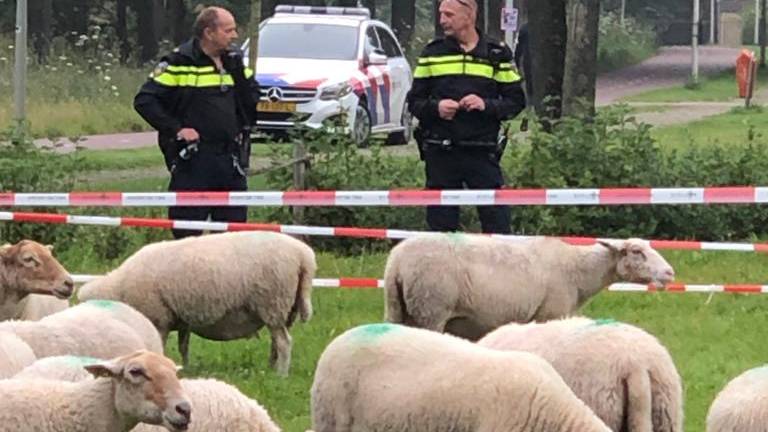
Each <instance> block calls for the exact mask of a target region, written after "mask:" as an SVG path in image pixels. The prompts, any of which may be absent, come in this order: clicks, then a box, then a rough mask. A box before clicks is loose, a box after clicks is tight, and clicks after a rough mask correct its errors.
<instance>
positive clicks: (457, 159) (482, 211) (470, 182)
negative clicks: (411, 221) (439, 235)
mask: <svg viewBox="0 0 768 432" xmlns="http://www.w3.org/2000/svg"><path fill="white" fill-rule="evenodd" d="M424 161H425V164H426V167H425V168H426V177H427V189H464V188H467V189H498V188H501V187H502V186H504V176H503V174H502V172H501V167H500V166H499V161H498V159H497V157H496V155H495V154H494V153H492V152H488V151H485V150H482V149H477V148H452V149H448V150H446V149H442V148H437V147H434V148H428V149H427V150H426V151H425V153H424ZM477 212H478V215H479V216H480V224H481V226H482V229H483V232H484V233H497V234H509V233H511V228H510V216H511V215H510V208H509V206H477ZM427 224H428V225H429V229H430V230H432V231H457V230H458V229H459V207H458V206H427Z"/></svg>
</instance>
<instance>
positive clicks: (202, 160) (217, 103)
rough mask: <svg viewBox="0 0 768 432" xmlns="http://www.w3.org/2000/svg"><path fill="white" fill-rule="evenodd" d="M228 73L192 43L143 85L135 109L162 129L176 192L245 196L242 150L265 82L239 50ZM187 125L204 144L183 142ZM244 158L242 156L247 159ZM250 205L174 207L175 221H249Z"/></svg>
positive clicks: (228, 60)
mask: <svg viewBox="0 0 768 432" xmlns="http://www.w3.org/2000/svg"><path fill="white" fill-rule="evenodd" d="M222 63H223V64H224V69H223V70H219V69H218V68H217V66H216V64H215V63H214V62H213V60H212V59H211V58H210V57H208V56H207V55H206V54H205V53H204V52H203V50H202V49H201V48H200V42H199V40H198V39H196V38H193V39H190V40H189V41H187V42H185V43H184V44H182V45H181V46H179V47H178V48H177V49H176V50H174V52H172V53H171V54H169V55H167V56H165V57H164V58H163V59H162V61H161V62H160V63H159V64H158V65H157V67H156V68H155V70H154V71H153V72H152V74H151V75H150V77H149V80H147V82H146V83H145V84H144V85H143V86H142V87H141V89H140V90H139V93H138V94H137V95H136V97H135V99H134V108H135V109H136V111H137V112H138V113H139V114H140V115H141V116H142V117H143V118H144V119H145V120H146V121H147V122H148V123H149V124H150V125H152V127H154V128H155V129H157V131H158V134H159V145H160V149H161V150H162V152H163V156H164V157H165V163H166V166H167V167H168V170H169V171H170V172H171V181H170V184H169V185H168V189H169V190H171V191H244V190H247V188H248V185H247V179H246V175H245V171H244V170H243V164H245V163H247V155H245V156H243V155H242V154H241V153H240V150H241V148H240V146H242V145H244V144H246V140H247V139H248V137H247V135H248V133H247V128H249V127H250V125H252V124H253V123H254V121H255V116H256V101H257V100H258V97H259V88H258V83H257V82H256V80H255V79H253V71H252V70H250V69H249V68H246V67H244V65H243V61H242V56H241V55H240V54H239V53H233V55H223V56H222ZM182 128H194V129H195V130H197V132H198V134H199V135H200V142H199V143H195V144H193V145H188V143H186V142H184V141H179V140H177V139H176V135H177V133H178V132H179V130H181V129H182ZM241 159H243V160H242V161H241ZM247 213H248V209H247V207H170V208H169V209H168V217H169V218H171V219H188V220H205V219H207V217H208V215H210V216H211V219H212V220H214V221H230V222H244V221H245V220H246V219H247ZM199 233H200V232H199V231H195V230H174V232H173V235H174V237H176V238H181V237H187V236H190V235H197V234H199Z"/></svg>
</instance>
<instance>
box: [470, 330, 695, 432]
mask: <svg viewBox="0 0 768 432" xmlns="http://www.w3.org/2000/svg"><path fill="white" fill-rule="evenodd" d="M478 345H480V346H483V347H486V348H491V349H499V350H505V351H527V352H530V353H533V354H537V355H539V356H541V357H542V358H543V359H544V360H546V361H548V362H549V363H550V364H551V365H552V366H553V367H554V368H555V370H556V371H557V372H558V373H559V374H560V376H561V377H563V379H564V380H565V382H566V384H568V386H569V387H570V388H571V390H573V392H574V393H575V394H576V396H578V398H579V399H581V400H582V401H584V403H586V404H587V406H589V407H590V408H591V409H592V410H593V411H594V412H595V414H596V415H597V416H598V417H600V419H602V420H603V421H604V422H605V424H606V425H608V427H610V428H611V430H613V431H616V432H618V431H623V432H681V431H682V430H683V389H682V383H681V379H680V375H679V374H678V372H677V369H676V368H675V364H674V362H673V361H672V357H671V356H670V355H669V352H668V351H667V350H666V349H665V348H664V347H663V346H662V345H661V343H659V341H658V340H657V339H656V338H655V337H653V336H651V335H650V334H648V333H646V332H645V331H643V330H641V329H639V328H637V327H634V326H631V325H629V324H624V323H619V322H616V321H612V320H597V321H594V320H592V319H589V318H584V317H574V318H569V319H563V320H557V321H549V322H546V323H529V324H508V325H505V326H502V327H499V328H498V329H496V330H494V331H492V332H491V333H489V334H488V335H486V336H485V337H484V338H482V339H480V341H478Z"/></svg>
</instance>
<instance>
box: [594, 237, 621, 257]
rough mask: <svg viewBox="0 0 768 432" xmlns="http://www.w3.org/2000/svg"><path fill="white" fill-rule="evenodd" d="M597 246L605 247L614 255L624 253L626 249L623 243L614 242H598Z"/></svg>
mask: <svg viewBox="0 0 768 432" xmlns="http://www.w3.org/2000/svg"><path fill="white" fill-rule="evenodd" d="M597 244H599V245H602V246H605V247H606V248H608V250H610V251H611V252H614V253H618V254H620V253H622V252H624V253H626V248H625V247H624V242H621V241H615V240H598V241H597Z"/></svg>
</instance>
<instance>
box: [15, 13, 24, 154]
mask: <svg viewBox="0 0 768 432" xmlns="http://www.w3.org/2000/svg"><path fill="white" fill-rule="evenodd" d="M14 50H15V62H16V69H15V72H14V76H13V101H14V107H15V109H14V117H15V119H14V120H15V121H16V131H15V135H16V136H15V139H16V140H21V139H23V137H24V132H25V129H26V119H27V114H26V109H25V108H26V98H27V0H17V1H16V44H15V45H14Z"/></svg>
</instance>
